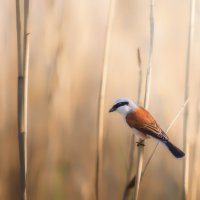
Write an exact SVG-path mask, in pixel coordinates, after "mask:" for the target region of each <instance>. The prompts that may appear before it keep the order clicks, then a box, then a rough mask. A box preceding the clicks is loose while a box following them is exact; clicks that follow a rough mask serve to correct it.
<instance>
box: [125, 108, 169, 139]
mask: <svg viewBox="0 0 200 200" xmlns="http://www.w3.org/2000/svg"><path fill="white" fill-rule="evenodd" d="M126 122H127V123H128V125H129V126H130V127H131V128H135V129H137V130H139V131H141V132H142V133H144V134H147V135H150V136H152V137H154V138H156V139H159V140H161V141H167V140H168V137H167V135H166V134H165V133H164V131H163V130H162V129H161V128H160V127H159V125H158V124H157V123H156V121H155V119H154V118H153V117H152V115H151V114H150V113H149V112H148V111H147V110H145V109H144V108H142V107H140V108H139V109H138V110H136V111H134V112H131V113H129V114H127V116H126Z"/></svg>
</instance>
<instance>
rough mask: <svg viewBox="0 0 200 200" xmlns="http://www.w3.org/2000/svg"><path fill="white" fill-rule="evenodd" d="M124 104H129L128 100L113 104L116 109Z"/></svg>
mask: <svg viewBox="0 0 200 200" xmlns="http://www.w3.org/2000/svg"><path fill="white" fill-rule="evenodd" d="M124 105H128V102H127V101H124V102H120V103H117V104H115V105H114V106H113V108H114V109H117V108H119V107H121V106H124Z"/></svg>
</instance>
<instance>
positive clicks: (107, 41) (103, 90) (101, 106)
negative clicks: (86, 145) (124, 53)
mask: <svg viewBox="0 0 200 200" xmlns="http://www.w3.org/2000/svg"><path fill="white" fill-rule="evenodd" d="M114 3H115V0H110V6H109V11H108V12H109V13H108V19H107V26H106V35H105V47H104V59H103V71H102V79H101V84H100V93H99V107H98V136H97V160H96V184H95V185H96V199H99V200H100V199H102V181H103V133H104V108H105V93H106V83H107V73H108V56H109V48H110V35H111V28H112V21H113V15H114V7H115V5H114Z"/></svg>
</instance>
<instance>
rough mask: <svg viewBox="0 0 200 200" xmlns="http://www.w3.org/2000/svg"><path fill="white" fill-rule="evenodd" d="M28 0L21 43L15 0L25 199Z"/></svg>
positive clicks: (21, 168)
mask: <svg viewBox="0 0 200 200" xmlns="http://www.w3.org/2000/svg"><path fill="white" fill-rule="evenodd" d="M28 17H29V1H28V0H25V1H24V34H23V45H22V31H21V9H20V1H19V0H16V25H17V27H16V28H17V54H18V140H19V157H20V185H21V191H20V198H21V199H24V200H26V199H27V196H26V172H27V138H26V135H27V98H28V61H29V37H28V34H27V28H28ZM22 46H23V48H22Z"/></svg>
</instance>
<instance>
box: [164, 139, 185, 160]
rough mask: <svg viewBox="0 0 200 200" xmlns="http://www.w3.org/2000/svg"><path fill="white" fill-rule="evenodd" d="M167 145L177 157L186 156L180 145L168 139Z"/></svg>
mask: <svg viewBox="0 0 200 200" xmlns="http://www.w3.org/2000/svg"><path fill="white" fill-rule="evenodd" d="M165 145H166V146H167V148H168V149H169V150H170V152H171V153H172V154H173V155H174V156H175V157H176V158H182V157H183V156H185V153H184V152H183V151H181V150H180V149H179V148H178V147H176V146H175V145H173V144H172V143H171V142H170V141H166V142H165Z"/></svg>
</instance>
